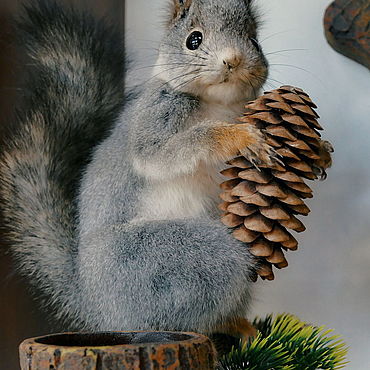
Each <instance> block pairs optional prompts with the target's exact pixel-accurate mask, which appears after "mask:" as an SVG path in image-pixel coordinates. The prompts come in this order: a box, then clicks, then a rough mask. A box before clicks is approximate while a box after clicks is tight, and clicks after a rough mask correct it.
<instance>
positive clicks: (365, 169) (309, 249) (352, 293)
mask: <svg viewBox="0 0 370 370" xmlns="http://www.w3.org/2000/svg"><path fill="white" fill-rule="evenodd" d="M63 1H64V2H66V3H73V4H76V5H78V6H80V7H81V8H85V9H90V10H92V11H93V12H95V13H96V14H104V15H106V16H108V17H109V18H110V19H111V20H112V21H113V22H115V23H117V24H118V25H119V27H121V29H122V31H123V30H124V29H125V30H126V47H127V48H128V49H129V50H130V52H132V53H133V55H134V57H135V63H134V71H133V73H132V76H131V78H134V79H135V80H136V81H137V80H139V79H143V80H145V78H147V77H148V75H149V73H150V70H149V69H148V70H146V69H140V70H138V71H137V72H135V70H137V69H138V68H142V67H145V66H149V65H151V64H153V63H154V62H155V53H156V50H155V48H156V47H157V45H158V41H159V40H160V38H161V23H162V20H163V9H164V7H165V4H166V2H167V0H157V1H147V0H126V4H125V6H124V2H123V0H80V1H78V0H69V1H67V0H63ZM330 2H331V1H329V0H300V1H296V0H257V4H258V5H259V7H260V9H261V13H262V19H263V21H264V24H263V27H262V29H261V33H260V37H259V40H260V42H261V44H262V46H263V49H264V52H265V53H266V55H267V58H268V60H269V62H270V64H271V74H270V79H269V81H268V83H267V84H266V86H265V89H266V90H270V89H273V88H276V87H278V86H279V85H282V84H290V85H294V86H298V87H301V88H303V89H304V90H305V91H306V92H308V93H309V94H310V96H311V97H312V99H313V100H314V101H315V102H316V103H317V105H318V106H319V114H320V115H321V124H322V125H323V126H324V127H325V132H324V137H325V138H326V139H329V140H330V141H331V142H332V143H333V145H334V147H335V149H336V152H335V157H334V167H333V168H332V169H331V170H330V171H329V177H328V180H327V181H325V182H323V183H316V184H314V185H313V188H314V191H315V197H314V199H313V200H311V201H310V202H309V206H310V208H311V210H312V213H311V214H310V216H309V217H308V218H306V219H305V224H306V226H307V228H308V230H307V231H306V232H305V233H303V234H302V235H300V236H299V241H300V250H299V251H298V252H295V253H290V254H289V256H288V258H289V263H290V267H289V268H288V269H286V270H284V271H281V272H278V273H277V278H276V281H274V282H259V283H258V284H256V287H255V301H254V305H253V312H252V314H251V316H255V315H265V314H267V313H271V312H275V313H281V312H290V313H294V314H296V315H298V316H299V317H300V318H301V319H303V320H306V321H308V322H310V323H313V324H316V325H327V326H328V327H329V328H333V329H335V333H336V334H340V335H342V336H343V337H344V340H345V341H346V342H347V343H348V345H349V346H350V352H349V360H350V361H351V363H350V364H349V365H348V367H347V369H356V370H366V369H369V368H370V360H369V359H368V347H369V343H370V171H369V167H370V73H369V70H368V69H366V68H365V67H363V66H361V65H360V64H357V63H356V62H353V61H351V60H350V59H347V58H346V57H344V56H342V55H340V54H338V53H336V52H335V51H334V50H332V49H331V47H330V46H329V45H328V44H327V42H326V39H325V37H324V32H323V16H324V12H325V9H326V7H327V6H328V5H329V4H330ZM20 3H21V1H19V0H17V1H16V0H1V1H0V134H1V132H2V130H3V128H4V126H5V125H6V124H7V123H8V122H11V112H12V108H13V107H14V104H15V102H16V101H17V98H19V97H20V96H21V94H22V91H21V90H19V88H18V87H17V80H18V79H19V77H20V76H21V73H22V64H21V60H22V55H20V54H19V52H17V51H16V49H15V48H14V41H13V34H12V30H11V27H10V19H11V16H12V15H13V14H15V13H16V12H17V10H18V9H19V5H20ZM124 20H125V22H124ZM124 24H125V27H123V25H124ZM368 29H369V28H368ZM143 71H147V73H143ZM26 286H27V284H26V282H24V281H22V280H20V279H19V277H17V276H16V275H15V274H14V273H13V272H12V267H11V261H10V259H9V257H7V256H4V255H3V254H1V256H0V297H1V298H0V369H1V370H11V369H17V368H18V362H17V361H18V360H17V346H18V344H19V342H20V341H21V340H22V339H24V338H26V337H30V336H35V335H41V334H44V333H47V332H50V331H56V330H58V329H59V328H58V327H56V326H55V325H53V324H50V323H49V324H48V323H47V321H48V320H47V318H46V317H45V315H44V314H43V313H42V312H41V311H40V310H39V309H38V308H37V305H36V304H35V303H34V302H33V301H32V299H31V298H30V294H29V293H28V292H27V288H26Z"/></svg>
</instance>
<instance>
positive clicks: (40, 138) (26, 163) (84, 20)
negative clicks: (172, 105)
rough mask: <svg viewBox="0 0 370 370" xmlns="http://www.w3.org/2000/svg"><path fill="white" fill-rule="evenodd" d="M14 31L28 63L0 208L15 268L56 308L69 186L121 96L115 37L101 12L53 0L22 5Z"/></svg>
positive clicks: (63, 269) (64, 274)
mask: <svg viewBox="0 0 370 370" xmlns="http://www.w3.org/2000/svg"><path fill="white" fill-rule="evenodd" d="M18 31H19V33H20V36H21V40H22V44H23V45H24V46H25V47H26V49H27V52H28V55H29V56H30V58H31V63H30V64H31V71H30V72H31V73H29V74H30V77H29V79H28V82H27V83H26V87H27V90H28V97H27V98H26V104H25V105H26V107H25V108H24V109H22V111H21V112H20V113H19V115H18V116H19V119H18V121H19V122H18V124H17V130H16V133H15V134H14V132H13V134H12V135H11V136H10V137H9V138H8V142H9V146H8V147H7V148H6V150H5V151H4V153H3V155H2V158H1V160H0V171H1V196H2V198H3V204H2V206H3V213H4V218H5V221H6V226H7V228H8V229H9V237H10V242H11V247H12V248H11V249H12V251H13V252H14V255H15V257H16V259H17V260H18V261H19V267H20V271H21V272H22V273H23V274H26V275H27V276H30V277H31V281H32V282H33V283H35V284H36V285H37V286H38V287H40V288H41V289H42V290H43V291H45V292H46V293H48V294H49V295H51V297H52V302H53V303H54V304H57V305H58V306H59V309H58V311H59V312H63V306H64V307H65V308H67V310H65V311H71V307H67V306H70V302H71V301H72V300H75V299H78V298H77V297H75V296H74V295H75V294H78V287H77V286H75V287H74V286H73V284H75V283H76V279H75V278H74V274H75V271H74V266H75V263H74V259H75V255H76V250H77V249H76V240H77V238H76V224H77V223H78V220H77V217H76V206H75V199H76V193H77V189H78V184H79V179H80V175H81V172H82V170H83V168H84V166H85V165H86V164H87V162H88V160H89V156H90V154H91V151H92V148H93V147H94V146H95V145H96V144H97V143H99V142H100V141H101V140H102V138H103V137H104V135H105V134H106V133H107V131H109V128H110V127H111V125H112V123H113V122H114V120H115V119H116V117H117V115H118V112H119V110H120V109H121V107H122V105H123V100H124V98H123V78H124V56H123V45H122V44H121V40H120V38H119V36H118V34H116V32H115V31H114V30H113V29H111V28H110V27H109V26H107V25H106V24H105V23H104V22H102V21H96V20H94V19H93V18H92V17H90V16H89V15H86V14H80V13H78V12H76V11H74V10H72V9H64V8H61V7H60V6H59V5H57V4H56V3H54V2H53V1H51V0H44V1H36V2H33V5H30V6H26V7H25V12H24V15H23V17H22V19H21V20H20V21H19V22H18Z"/></svg>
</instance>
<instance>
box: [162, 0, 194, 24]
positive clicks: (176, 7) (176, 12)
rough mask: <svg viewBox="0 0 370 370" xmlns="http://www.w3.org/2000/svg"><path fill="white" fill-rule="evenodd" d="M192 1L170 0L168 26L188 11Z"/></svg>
mask: <svg viewBox="0 0 370 370" xmlns="http://www.w3.org/2000/svg"><path fill="white" fill-rule="evenodd" d="M192 2H193V0H171V1H170V4H169V6H170V12H169V15H170V16H169V20H168V26H171V25H172V24H173V23H175V22H176V20H177V19H179V18H181V17H183V16H184V15H185V14H186V11H187V10H189V8H190V6H191V4H192Z"/></svg>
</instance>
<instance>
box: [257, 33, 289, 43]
mask: <svg viewBox="0 0 370 370" xmlns="http://www.w3.org/2000/svg"><path fill="white" fill-rule="evenodd" d="M291 31H292V30H285V31H280V32H276V33H273V34H272V35H270V36H267V37H265V38H264V39H262V40H261V41H259V43H260V44H261V45H262V43H263V42H265V41H267V40H269V39H271V38H272V37H275V36H278V35H281V34H283V33H288V32H291Z"/></svg>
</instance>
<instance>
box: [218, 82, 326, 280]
mask: <svg viewBox="0 0 370 370" xmlns="http://www.w3.org/2000/svg"><path fill="white" fill-rule="evenodd" d="M246 108H247V112H246V113H245V115H244V117H242V118H241V119H240V121H242V122H244V123H250V124H253V125H255V126H256V127H257V128H259V129H261V130H262V131H263V132H264V133H265V135H266V140H267V142H268V143H269V144H270V145H271V146H273V147H274V148H275V150H276V152H277V154H278V155H279V156H280V158H281V163H276V164H275V165H274V167H271V166H267V165H259V166H258V168H256V167H255V166H254V165H253V164H252V163H250V162H248V160H246V159H245V158H244V157H238V158H235V159H233V160H231V161H230V162H228V164H229V165H231V166H232V167H231V168H228V169H226V170H224V171H222V172H221V173H222V174H223V175H224V176H226V177H228V178H230V180H227V181H225V182H223V183H222V184H221V189H223V191H224V192H223V193H222V194H221V198H222V200H223V201H224V202H223V203H222V204H220V209H221V210H222V211H224V212H225V213H224V214H223V216H222V222H223V223H224V224H225V225H226V226H228V227H230V228H234V231H233V235H234V237H235V238H236V239H238V240H240V241H242V242H245V243H248V245H249V248H250V251H251V253H252V254H253V255H254V256H255V257H256V258H258V259H259V261H260V266H261V267H260V270H259V271H258V274H259V275H260V276H261V277H262V279H264V280H265V279H267V280H273V279H274V272H273V270H272V266H275V267H276V268H278V269H281V268H285V267H287V266H288V262H287V260H286V258H285V255H284V251H287V250H296V249H297V247H298V242H297V240H296V239H295V238H294V237H293V235H292V234H291V233H290V232H289V231H288V229H289V230H293V231H296V232H303V231H304V230H305V229H306V228H305V226H304V225H303V223H302V222H301V221H300V220H299V219H298V218H297V217H296V216H297V215H304V216H306V215H308V214H309V212H310V209H309V208H308V207H307V206H306V204H305V202H304V199H306V198H312V197H313V195H312V190H311V188H310V187H309V186H308V185H307V184H306V183H305V181H304V179H309V180H315V179H318V178H319V177H321V178H326V172H325V170H326V169H327V168H328V167H330V166H331V156H330V152H332V151H333V148H332V147H331V145H330V143H329V142H327V141H322V140H321V138H320V137H321V135H320V133H319V132H318V130H322V127H321V126H320V124H319V123H318V122H317V118H319V116H318V115H317V113H316V112H315V111H314V110H313V108H317V107H316V105H315V104H314V103H313V102H312V101H311V99H310V98H309V96H308V95H307V94H306V93H305V92H303V91H302V90H301V89H298V88H294V87H291V86H282V87H281V88H280V89H277V90H274V91H271V92H268V93H265V94H264V95H263V96H261V97H260V98H258V99H257V100H255V101H253V102H251V103H249V104H248V105H247V106H246ZM256 279H257V276H256Z"/></svg>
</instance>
